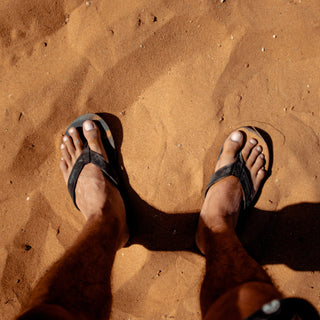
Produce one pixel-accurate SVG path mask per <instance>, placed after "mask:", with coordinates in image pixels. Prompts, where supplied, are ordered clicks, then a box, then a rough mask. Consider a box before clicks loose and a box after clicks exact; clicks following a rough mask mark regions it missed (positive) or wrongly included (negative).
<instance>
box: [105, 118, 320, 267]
mask: <svg viewBox="0 0 320 320" xmlns="http://www.w3.org/2000/svg"><path fill="white" fill-rule="evenodd" d="M99 115H100V116H101V117H102V118H104V120H105V121H106V122H107V123H108V125H109V126H110V129H111V131H112V133H113V136H114V140H115V144H116V147H117V151H118V157H119V158H118V163H119V168H120V169H119V170H120V176H121V178H122V181H123V190H124V191H123V193H122V194H123V196H124V198H125V202H126V206H127V213H128V223H129V228H130V232H131V234H130V241H129V243H128V244H129V245H130V244H141V245H143V246H145V247H146V248H147V249H150V250H168V251H175V250H189V251H193V252H197V253H199V251H198V249H197V247H196V245H195V241H194V238H195V232H196V228H197V223H198V218H199V212H181V213H180V212H179V213H166V212H163V211H161V210H158V209H156V208H154V207H152V206H151V205H149V204H148V203H147V202H146V201H144V200H143V199H141V197H140V196H139V195H138V194H137V193H136V192H135V190H134V189H133V188H132V187H131V185H130V182H129V179H128V175H127V173H126V170H125V168H124V166H123V161H122V155H121V152H120V147H121V143H122V137H123V131H122V125H121V122H120V120H119V119H118V118H117V117H116V116H114V115H112V114H107V113H103V114H99ZM260 133H262V134H263V136H264V138H265V139H268V137H266V135H265V132H260ZM267 143H268V145H270V146H271V147H272V143H271V141H270V140H268V141H267ZM271 157H272V155H271ZM271 159H272V158H271ZM319 217H320V204H319V203H299V204H295V205H290V206H287V207H285V208H283V209H282V210H280V211H263V210H259V209H255V208H254V209H253V210H251V211H250V212H248V213H247V214H246V216H245V217H244V218H242V219H241V220H240V223H239V226H238V227H237V230H236V231H237V234H238V235H239V238H240V240H241V241H242V243H243V245H244V246H245V248H246V249H247V251H248V252H249V253H250V255H252V256H253V257H254V258H255V259H256V260H257V261H258V262H259V263H260V264H286V265H287V266H289V267H290V268H292V269H294V270H299V271H315V270H320V255H319V254H318V252H320V250H319V249H320V237H319V230H320V219H319Z"/></svg>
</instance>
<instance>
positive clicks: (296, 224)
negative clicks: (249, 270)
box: [238, 203, 320, 271]
mask: <svg viewBox="0 0 320 320" xmlns="http://www.w3.org/2000/svg"><path fill="white" fill-rule="evenodd" d="M319 218H320V203H299V204H294V205H290V206H287V207H285V208H283V209H282V210H280V211H275V212H272V211H263V210H259V209H253V210H252V211H251V212H250V213H249V215H248V217H247V218H246V219H244V221H242V226H240V228H239V231H238V234H239V237H240V240H241V241H242V243H243V245H244V246H245V248H246V249H247V250H248V252H249V253H250V254H251V255H252V256H253V257H254V258H255V259H256V260H257V261H258V262H259V263H260V264H286V265H287V266H289V267H290V268H291V269H294V270H297V271H317V270H320V254H319V252H320V237H319V230H320V219H319Z"/></svg>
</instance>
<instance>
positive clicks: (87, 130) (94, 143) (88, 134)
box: [83, 120, 108, 160]
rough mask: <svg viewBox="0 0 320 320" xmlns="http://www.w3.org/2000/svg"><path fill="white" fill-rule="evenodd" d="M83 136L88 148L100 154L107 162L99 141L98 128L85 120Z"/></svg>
mask: <svg viewBox="0 0 320 320" xmlns="http://www.w3.org/2000/svg"><path fill="white" fill-rule="evenodd" d="M83 134H84V136H85V138H86V139H87V141H88V145H89V148H90V149H91V150H93V151H95V152H97V153H99V154H101V155H102V156H103V157H104V158H105V159H106V160H108V157H107V154H106V152H105V149H104V146H103V143H102V141H101V135H100V131H99V128H98V127H97V125H96V124H95V123H94V122H93V121H91V120H87V121H85V122H84V123H83Z"/></svg>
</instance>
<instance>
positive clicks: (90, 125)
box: [84, 121, 94, 131]
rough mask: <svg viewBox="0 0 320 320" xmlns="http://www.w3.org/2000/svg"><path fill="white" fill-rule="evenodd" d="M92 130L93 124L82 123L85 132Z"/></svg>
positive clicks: (89, 122)
mask: <svg viewBox="0 0 320 320" xmlns="http://www.w3.org/2000/svg"><path fill="white" fill-rule="evenodd" d="M93 128H94V126H93V122H91V121H88V122H85V123H84V129H85V130H86V131H90V130H92V129H93Z"/></svg>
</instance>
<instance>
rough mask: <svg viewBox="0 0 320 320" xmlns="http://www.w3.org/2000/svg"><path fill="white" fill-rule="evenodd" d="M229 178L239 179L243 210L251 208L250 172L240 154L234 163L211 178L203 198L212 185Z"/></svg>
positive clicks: (251, 185) (251, 187)
mask: <svg viewBox="0 0 320 320" xmlns="http://www.w3.org/2000/svg"><path fill="white" fill-rule="evenodd" d="M229 176H234V177H236V178H238V179H239V181H240V184H241V188H242V191H243V195H244V201H243V210H246V209H248V208H249V207H250V206H251V204H252V200H253V199H252V194H253V192H252V191H253V184H252V180H251V175H250V172H249V170H248V169H247V167H246V163H245V161H244V159H243V157H242V154H241V152H239V153H238V154H237V157H236V161H235V162H234V163H231V164H229V165H226V166H224V167H222V168H220V169H219V170H217V171H216V172H215V173H214V174H213V175H212V176H211V178H210V181H209V184H208V186H207V189H206V192H205V196H206V195H207V193H208V191H209V189H210V187H211V186H212V185H214V184H215V183H217V182H218V181H220V180H222V179H224V178H226V177H229Z"/></svg>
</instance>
